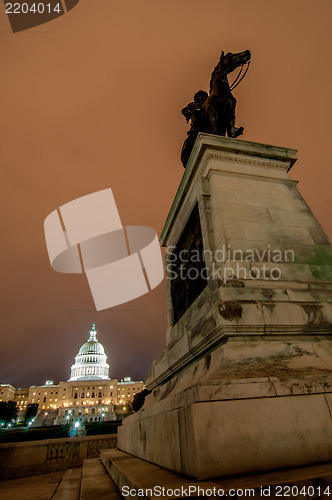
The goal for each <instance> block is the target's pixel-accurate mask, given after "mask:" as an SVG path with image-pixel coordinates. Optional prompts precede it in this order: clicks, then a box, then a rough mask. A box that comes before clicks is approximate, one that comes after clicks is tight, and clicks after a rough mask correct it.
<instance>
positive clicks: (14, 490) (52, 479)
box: [0, 471, 66, 500]
mask: <svg viewBox="0 0 332 500" xmlns="http://www.w3.org/2000/svg"><path fill="white" fill-rule="evenodd" d="M65 472H66V471H59V472H51V473H49V474H40V475H39V476H29V477H22V478H20V479H10V480H8V481H1V482H0V498H1V500H27V499H29V500H50V499H51V498H52V496H53V494H54V492H55V490H56V489H57V487H58V485H59V483H60V481H61V479H62V478H63V476H64V474H65Z"/></svg>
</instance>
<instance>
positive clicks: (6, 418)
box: [0, 401, 18, 424]
mask: <svg viewBox="0 0 332 500" xmlns="http://www.w3.org/2000/svg"><path fill="white" fill-rule="evenodd" d="M17 414H18V409H17V404H16V403H15V402H14V401H7V402H6V401H0V422H3V423H4V424H10V423H11V421H12V420H16V419H17Z"/></svg>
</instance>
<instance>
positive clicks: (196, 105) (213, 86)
mask: <svg viewBox="0 0 332 500" xmlns="http://www.w3.org/2000/svg"><path fill="white" fill-rule="evenodd" d="M250 59H251V54H250V51H249V50H245V51H244V52H238V53H235V54H233V53H232V52H228V53H227V54H226V55H225V54H224V51H223V52H222V53H221V56H220V60H219V62H218V64H217V66H216V67H215V68H214V70H213V73H212V75H211V80H210V93H209V94H208V93H207V92H205V91H204V90H199V91H198V92H197V93H196V94H195V95H194V101H193V102H190V103H189V104H187V106H186V107H185V108H183V109H182V111H181V113H182V114H183V115H184V116H185V118H186V120H187V122H189V121H190V130H189V132H187V135H188V137H187V139H186V140H185V142H184V144H183V147H182V152H181V161H182V163H183V166H184V167H186V165H187V162H188V160H189V156H190V153H191V150H192V148H193V146H194V144H195V141H196V138H197V136H198V134H199V132H205V133H207V134H214V135H223V136H226V134H227V135H228V137H238V136H239V135H241V134H243V130H244V129H243V127H239V128H236V127H235V106H236V99H235V97H234V96H233V94H232V90H234V89H235V87H237V86H238V85H239V83H240V82H241V81H242V80H243V78H244V77H245V75H246V74H247V71H248V69H249V64H250ZM244 65H247V67H246V70H245V72H244V74H243V75H242V77H241V73H242V71H243V67H244ZM238 67H241V69H240V71H239V74H238V75H237V77H236V79H235V80H234V82H233V83H232V84H231V85H230V84H229V82H228V78H227V75H229V74H230V73H232V72H233V71H234V70H235V69H236V68H238Z"/></svg>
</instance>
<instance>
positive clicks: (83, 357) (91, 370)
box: [69, 323, 110, 381]
mask: <svg viewBox="0 0 332 500" xmlns="http://www.w3.org/2000/svg"><path fill="white" fill-rule="evenodd" d="M109 368H110V367H109V365H108V364H107V356H106V354H105V350H104V348H103V346H102V345H101V343H100V342H98V340H97V332H96V328H95V323H93V325H92V329H91V331H90V337H89V339H88V341H87V342H85V343H84V344H83V345H82V347H81V348H80V350H79V351H78V354H77V356H76V358H75V364H74V365H73V366H72V367H71V371H70V379H69V381H72V380H109V376H108V372H109Z"/></svg>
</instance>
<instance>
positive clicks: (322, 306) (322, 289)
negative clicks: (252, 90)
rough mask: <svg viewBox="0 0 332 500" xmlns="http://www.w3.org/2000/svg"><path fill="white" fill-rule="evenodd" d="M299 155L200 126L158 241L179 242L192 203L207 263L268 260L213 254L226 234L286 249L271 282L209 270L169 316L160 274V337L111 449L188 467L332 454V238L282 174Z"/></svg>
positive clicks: (271, 464) (260, 466) (237, 469)
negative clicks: (140, 402)
mask: <svg viewBox="0 0 332 500" xmlns="http://www.w3.org/2000/svg"><path fill="white" fill-rule="evenodd" d="M295 153H296V152H295V150H291V149H286V148H277V147H274V146H268V145H263V144H257V143H250V142H247V141H239V140H233V139H225V138H221V137H216V136H209V135H205V134H201V135H200V136H199V137H198V139H197V141H196V144H195V146H194V148H193V152H192V155H191V157H190V159H189V162H188V165H187V168H186V170H185V173H184V176H183V179H182V181H181V184H180V186H179V189H178V192H177V194H176V196H175V199H174V203H173V205H172V208H171V210H170V213H169V216H168V218H167V221H166V223H165V226H164V229H163V232H162V235H161V242H162V243H163V244H164V245H166V246H172V245H176V242H177V241H178V239H179V237H180V235H181V232H182V230H183V228H184V227H185V224H186V221H187V220H188V218H189V216H190V213H191V211H192V209H193V207H194V206H195V205H196V204H198V208H199V215H200V223H201V228H202V238H203V246H204V249H205V250H208V251H210V255H211V257H209V256H208V257H207V261H206V263H207V266H211V265H212V264H215V266H216V268H217V269H220V272H221V273H223V271H224V268H225V267H227V268H229V271H230V270H231V269H233V270H234V271H235V273H236V270H237V269H238V268H237V264H240V265H241V266H243V268H244V269H245V270H246V272H247V273H249V271H250V270H251V269H252V268H253V267H256V268H259V266H263V265H265V266H266V267H267V268H268V269H270V268H272V267H273V266H274V264H273V263H272V262H270V261H268V260H266V259H265V260H264V259H262V261H259V259H257V261H256V262H247V261H246V260H243V259H242V260H238V261H235V262H230V261H227V259H226V260H225V262H216V260H215V259H214V255H215V252H216V251H217V250H218V249H219V250H220V249H221V248H223V245H226V247H227V248H228V247H229V248H231V249H234V250H236V249H242V250H246V249H250V248H253V249H255V250H256V251H259V252H262V251H264V249H266V247H267V246H268V245H269V247H270V248H271V249H281V250H287V249H293V250H294V254H295V258H294V261H292V262H282V263H278V264H277V265H278V267H280V270H281V278H280V279H279V280H275V279H273V276H271V275H269V274H267V277H266V279H249V278H248V277H246V278H244V277H242V276H238V275H236V274H235V276H234V277H233V278H232V279H227V280H225V281H224V282H222V281H221V280H218V279H215V278H214V279H209V281H208V282H209V285H208V286H207V287H206V288H205V289H204V290H203V292H202V293H201V294H200V295H199V297H198V298H197V299H196V300H195V301H194V302H193V304H192V305H191V306H190V307H189V308H188V310H187V311H186V312H185V313H184V314H183V316H182V317H181V318H180V319H179V320H178V321H177V323H176V324H174V321H173V304H172V300H171V294H170V286H169V283H168V295H167V300H168V330H167V345H166V348H165V349H164V351H163V352H162V353H161V355H160V356H159V357H158V358H157V359H156V360H155V361H154V362H153V365H152V368H151V371H150V372H149V373H148V375H147V377H146V385H147V387H148V388H149V389H151V390H152V393H151V394H150V395H149V396H148V397H147V399H146V402H145V405H144V407H143V409H141V410H140V411H139V412H138V413H136V414H134V415H132V416H130V417H128V418H127V419H125V421H124V422H123V426H122V428H120V429H119V435H118V447H119V448H120V449H121V450H123V451H126V452H128V453H131V454H134V455H136V456H138V457H140V458H143V459H145V460H148V461H151V462H154V463H157V464H159V465H161V466H163V467H167V468H169V469H171V470H174V471H176V472H179V473H183V474H186V475H188V476H191V477H195V478H196V479H209V478H213V477H218V476H221V475H225V476H227V475H234V474H240V473H244V472H255V471H259V470H271V469H275V468H283V467H294V466H299V465H305V464H310V463H317V462H324V461H329V460H332V445H331V442H332V441H331V438H332V417H331V415H332V399H331V398H332V385H331V383H332V247H331V244H330V242H329V240H328V238H327V236H326V235H325V233H324V231H323V229H322V228H321V226H320V225H319V223H318V221H317V220H316V219H315V217H314V215H313V214H312V212H311V211H310V209H309V207H308V206H307V205H306V203H305V201H304V200H303V198H302V196H301V195H300V193H299V191H298V190H297V187H296V184H297V182H296V181H294V180H292V179H290V178H289V176H288V173H287V172H288V171H289V169H290V168H291V166H292V165H293V164H294V162H295V161H296V154H295ZM218 266H219V267H218ZM168 277H169V275H168Z"/></svg>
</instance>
